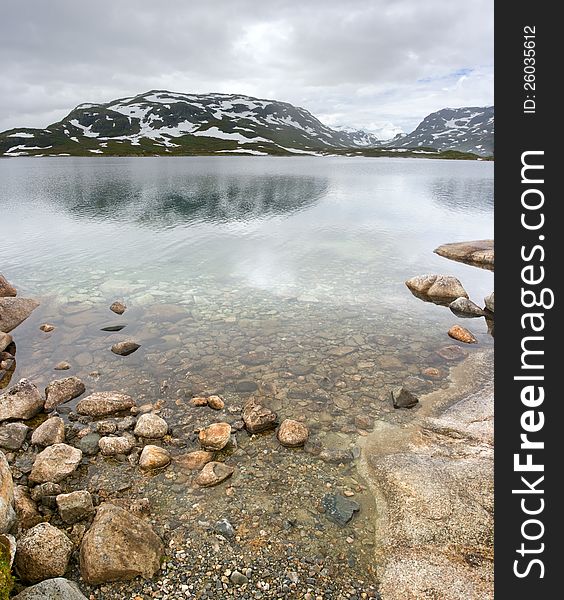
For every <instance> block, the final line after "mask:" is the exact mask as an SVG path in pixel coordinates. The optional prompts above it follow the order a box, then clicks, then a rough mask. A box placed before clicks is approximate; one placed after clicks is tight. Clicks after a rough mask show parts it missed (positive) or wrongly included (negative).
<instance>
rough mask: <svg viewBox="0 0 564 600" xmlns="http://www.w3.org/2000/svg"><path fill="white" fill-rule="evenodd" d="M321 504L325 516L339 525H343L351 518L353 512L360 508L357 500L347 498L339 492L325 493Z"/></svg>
mask: <svg viewBox="0 0 564 600" xmlns="http://www.w3.org/2000/svg"><path fill="white" fill-rule="evenodd" d="M321 505H322V506H323V508H324V509H325V516H326V517H327V518H328V519H329V520H330V521H333V523H337V525H340V526H341V527H344V526H345V525H346V524H347V523H348V522H349V521H350V520H351V519H352V518H353V515H354V513H355V512H357V511H359V510H360V504H358V502H355V501H354V500H349V499H348V498H345V496H341V494H325V496H323V499H322V500H321Z"/></svg>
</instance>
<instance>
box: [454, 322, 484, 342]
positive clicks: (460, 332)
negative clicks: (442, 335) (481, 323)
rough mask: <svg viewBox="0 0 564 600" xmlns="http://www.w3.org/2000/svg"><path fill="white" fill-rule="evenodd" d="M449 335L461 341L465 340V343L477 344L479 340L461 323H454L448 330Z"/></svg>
mask: <svg viewBox="0 0 564 600" xmlns="http://www.w3.org/2000/svg"><path fill="white" fill-rule="evenodd" d="M448 335H449V336H450V337H451V338H453V339H455V340H458V341H459V342H464V343H465V344H476V343H477V342H478V340H477V339H476V338H475V337H474V335H473V334H472V333H471V332H470V331H468V329H466V328H465V327H461V326H460V325H453V326H452V327H451V328H450V329H449V330H448Z"/></svg>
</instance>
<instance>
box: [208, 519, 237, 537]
mask: <svg viewBox="0 0 564 600" xmlns="http://www.w3.org/2000/svg"><path fill="white" fill-rule="evenodd" d="M213 529H214V531H215V532H216V533H219V534H220V535H222V536H223V537H225V538H232V537H233V536H234V535H235V529H233V525H231V523H230V522H229V521H228V520H227V519H221V520H220V521H217V522H216V523H215V525H214V526H213Z"/></svg>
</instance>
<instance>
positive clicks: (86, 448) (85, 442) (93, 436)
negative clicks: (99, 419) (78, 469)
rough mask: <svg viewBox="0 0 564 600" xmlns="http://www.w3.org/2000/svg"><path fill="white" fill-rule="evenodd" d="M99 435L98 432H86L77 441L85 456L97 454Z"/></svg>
mask: <svg viewBox="0 0 564 600" xmlns="http://www.w3.org/2000/svg"><path fill="white" fill-rule="evenodd" d="M99 441H100V435H99V434H98V433H87V434H86V435H85V436H84V437H82V438H81V439H80V440H79V442H78V448H79V449H80V450H81V451H82V453H83V454H85V455H86V456H94V455H95V454H98V450H99V446H98V442H99Z"/></svg>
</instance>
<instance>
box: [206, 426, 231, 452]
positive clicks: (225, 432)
mask: <svg viewBox="0 0 564 600" xmlns="http://www.w3.org/2000/svg"><path fill="white" fill-rule="evenodd" d="M230 437H231V425H229V423H213V424H212V425H210V426H209V427H206V428H205V429H202V430H201V431H200V433H199V435H198V439H199V440H200V444H202V448H205V449H206V450H221V449H222V448H225V446H227V443H228V442H229V439H230Z"/></svg>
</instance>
